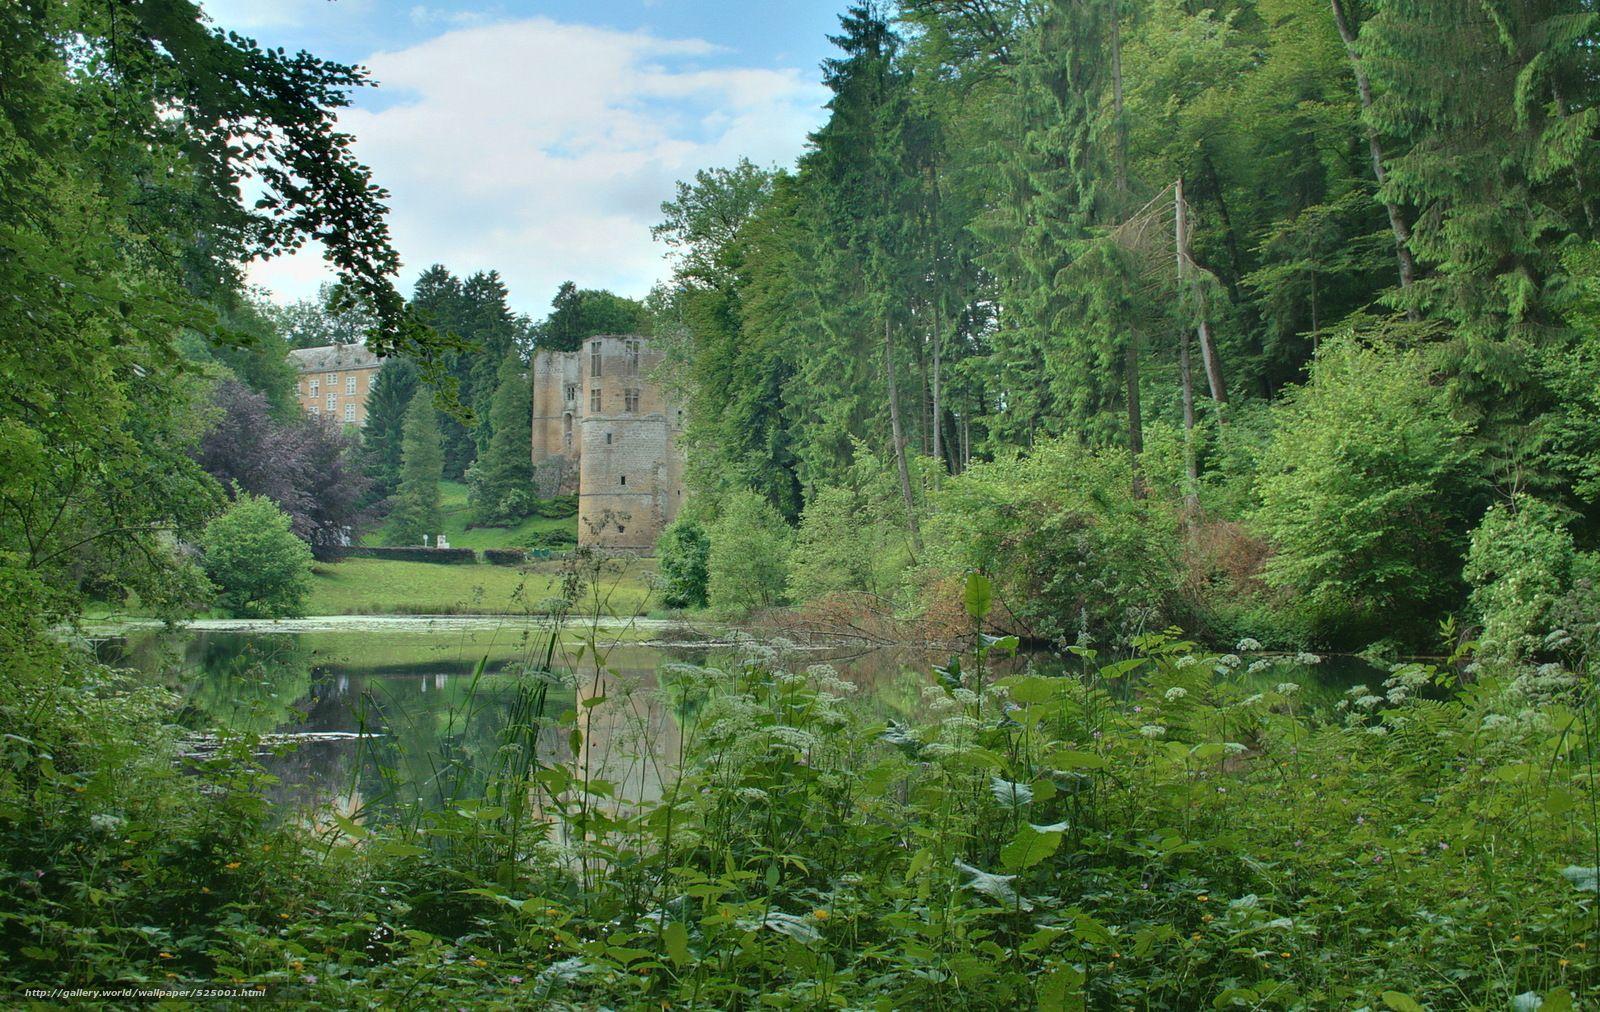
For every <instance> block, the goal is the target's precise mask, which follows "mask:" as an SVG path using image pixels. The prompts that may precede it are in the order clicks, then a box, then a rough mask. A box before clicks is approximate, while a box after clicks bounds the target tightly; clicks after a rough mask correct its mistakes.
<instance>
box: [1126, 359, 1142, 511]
mask: <svg viewBox="0 0 1600 1012" xmlns="http://www.w3.org/2000/svg"><path fill="white" fill-rule="evenodd" d="M1123 373H1124V374H1125V378H1126V380H1127V384H1128V457H1129V459H1130V461H1131V462H1132V464H1133V497H1134V498H1135V499H1143V498H1144V478H1143V476H1142V475H1141V474H1140V472H1139V456H1140V454H1142V453H1144V418H1143V416H1142V415H1141V414H1140V412H1139V332H1138V331H1137V330H1132V331H1129V333H1128V349H1127V352H1126V354H1125V364H1124V367H1123Z"/></svg>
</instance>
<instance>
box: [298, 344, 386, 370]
mask: <svg viewBox="0 0 1600 1012" xmlns="http://www.w3.org/2000/svg"><path fill="white" fill-rule="evenodd" d="M289 361H291V362H293V363H294V364H295V367H296V368H297V369H299V370H300V371H301V372H339V371H340V370H343V369H375V368H377V367H378V366H380V365H382V364H383V360H382V359H380V358H379V357H378V356H376V355H374V354H373V353H372V352H370V351H368V350H367V346H366V345H364V344H325V345H323V346H322V347H320V348H296V349H295V350H293V351H291V352H290V353H289Z"/></svg>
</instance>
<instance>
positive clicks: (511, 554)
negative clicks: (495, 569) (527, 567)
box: [483, 548, 528, 566]
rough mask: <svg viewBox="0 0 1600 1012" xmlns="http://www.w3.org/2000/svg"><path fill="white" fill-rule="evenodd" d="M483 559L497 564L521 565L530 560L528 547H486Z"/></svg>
mask: <svg viewBox="0 0 1600 1012" xmlns="http://www.w3.org/2000/svg"><path fill="white" fill-rule="evenodd" d="M483 561H484V562H487V563H489V564H491V565H495V566H520V565H522V564H523V563H525V562H527V561H528V550H527V549H526V548H485V549H484V550H483Z"/></svg>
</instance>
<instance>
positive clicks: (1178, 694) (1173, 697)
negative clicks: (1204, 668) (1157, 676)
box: [1161, 685, 1189, 703]
mask: <svg viewBox="0 0 1600 1012" xmlns="http://www.w3.org/2000/svg"><path fill="white" fill-rule="evenodd" d="M1188 694H1189V690H1188V689H1185V688H1184V687H1183V686H1181V685H1174V686H1173V687H1172V688H1170V689H1168V690H1167V691H1166V692H1163V693H1162V694H1161V695H1162V697H1163V698H1165V699H1166V701H1167V702H1169V703H1176V702H1177V701H1178V700H1180V699H1182V698H1183V697H1184V696H1187V695H1188Z"/></svg>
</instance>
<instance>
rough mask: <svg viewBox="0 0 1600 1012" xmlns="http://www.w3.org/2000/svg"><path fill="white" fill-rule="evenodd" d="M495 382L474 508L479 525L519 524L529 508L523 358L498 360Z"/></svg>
mask: <svg viewBox="0 0 1600 1012" xmlns="http://www.w3.org/2000/svg"><path fill="white" fill-rule="evenodd" d="M498 379H499V383H498V385H497V386H496V388H495V394H494V399H493V402H492V403H491V404H490V407H489V412H488V415H487V418H488V420H489V422H490V423H491V424H492V425H493V429H494V434H493V435H492V436H491V437H490V439H489V444H488V447H487V449H485V451H484V453H483V455H482V456H480V457H479V458H478V462H477V464H475V465H474V466H473V473H472V492H471V499H472V510H473V514H474V515H475V516H476V518H477V521H478V523H480V524H496V523H506V522H510V521H515V520H520V519H522V517H524V516H526V515H527V509H528V507H529V506H530V505H531V504H532V498H531V496H532V492H531V490H532V486H533V457H532V449H531V447H530V445H529V439H530V438H531V437H530V433H531V432H532V426H533V397H532V390H531V389H530V388H529V385H528V377H527V374H526V373H525V372H524V371H523V362H522V356H521V355H519V354H516V353H515V352H513V353H512V354H509V355H506V356H505V357H504V358H502V359H501V360H500V370H499V376H498ZM518 493H521V494H520V495H519V494H518Z"/></svg>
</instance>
